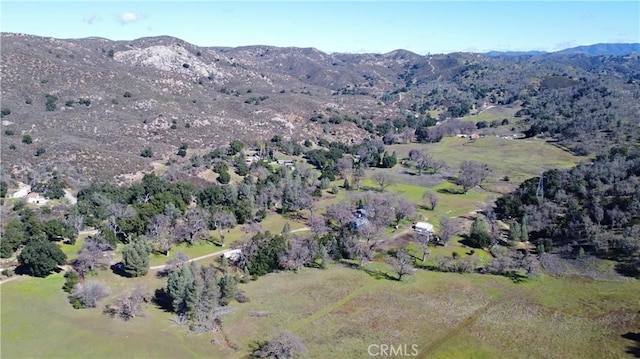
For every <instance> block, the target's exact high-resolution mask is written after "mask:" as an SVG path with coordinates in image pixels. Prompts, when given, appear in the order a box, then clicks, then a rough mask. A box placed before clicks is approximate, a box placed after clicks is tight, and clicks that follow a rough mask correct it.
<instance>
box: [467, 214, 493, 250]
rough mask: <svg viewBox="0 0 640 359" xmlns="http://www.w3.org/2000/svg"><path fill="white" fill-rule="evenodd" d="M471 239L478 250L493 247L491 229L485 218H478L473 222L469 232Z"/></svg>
mask: <svg viewBox="0 0 640 359" xmlns="http://www.w3.org/2000/svg"><path fill="white" fill-rule="evenodd" d="M469 239H470V240H471V242H472V243H473V245H475V246H476V247H478V248H483V247H488V246H490V245H491V242H492V238H491V235H490V234H489V227H488V225H487V222H486V221H485V220H484V219H483V218H481V217H476V219H475V220H474V221H473V223H472V224H471V229H470V231H469Z"/></svg>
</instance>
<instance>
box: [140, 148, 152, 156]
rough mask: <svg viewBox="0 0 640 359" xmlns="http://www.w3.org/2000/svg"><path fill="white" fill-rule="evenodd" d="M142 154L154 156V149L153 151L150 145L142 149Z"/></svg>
mask: <svg viewBox="0 0 640 359" xmlns="http://www.w3.org/2000/svg"><path fill="white" fill-rule="evenodd" d="M140 156H142V157H147V158H149V157H153V151H151V148H150V147H147V148H145V149H144V150H142V152H141V153H140Z"/></svg>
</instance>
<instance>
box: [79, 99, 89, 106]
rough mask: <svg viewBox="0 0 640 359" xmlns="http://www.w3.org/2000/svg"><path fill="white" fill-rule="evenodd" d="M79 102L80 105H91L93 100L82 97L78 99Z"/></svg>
mask: <svg viewBox="0 0 640 359" xmlns="http://www.w3.org/2000/svg"><path fill="white" fill-rule="evenodd" d="M78 103H79V104H80V105H85V106H89V105H91V100H89V99H88V98H81V99H79V100H78Z"/></svg>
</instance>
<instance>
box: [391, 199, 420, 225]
mask: <svg viewBox="0 0 640 359" xmlns="http://www.w3.org/2000/svg"><path fill="white" fill-rule="evenodd" d="M415 214H416V206H415V205H414V204H413V202H411V201H409V200H408V199H406V198H404V197H400V198H398V201H397V202H396V205H395V215H396V222H397V223H400V221H402V220H403V219H405V218H410V217H411V216H413V215H415Z"/></svg>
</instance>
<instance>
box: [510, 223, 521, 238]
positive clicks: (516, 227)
mask: <svg viewBox="0 0 640 359" xmlns="http://www.w3.org/2000/svg"><path fill="white" fill-rule="evenodd" d="M521 239H522V229H521V228H520V224H519V223H518V221H513V222H511V225H509V240H512V241H515V242H517V241H520V240H521Z"/></svg>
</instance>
